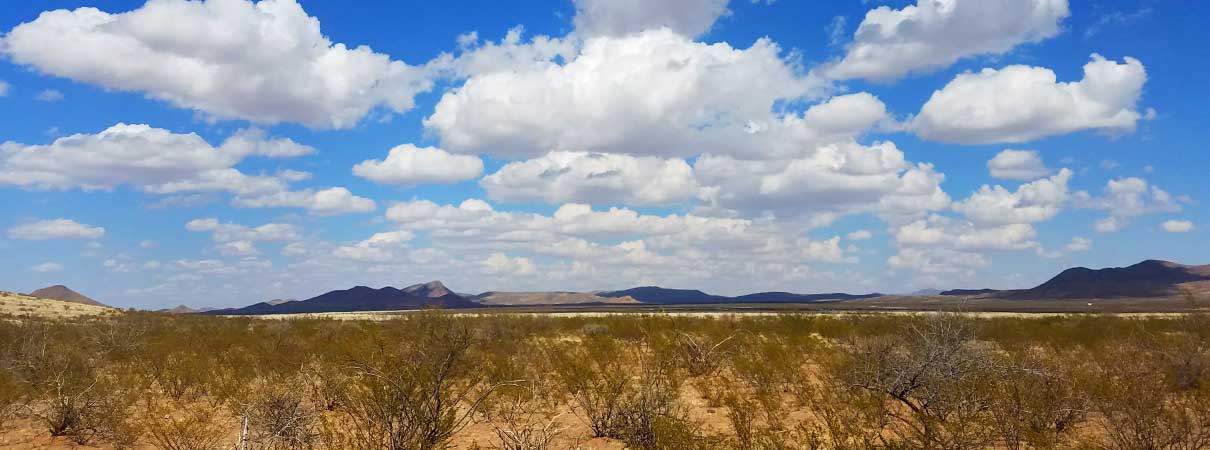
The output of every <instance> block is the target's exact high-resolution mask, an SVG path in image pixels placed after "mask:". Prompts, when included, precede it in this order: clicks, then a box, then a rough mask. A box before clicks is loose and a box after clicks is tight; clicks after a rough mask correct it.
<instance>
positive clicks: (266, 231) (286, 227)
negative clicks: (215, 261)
mask: <svg viewBox="0 0 1210 450" xmlns="http://www.w3.org/2000/svg"><path fill="white" fill-rule="evenodd" d="M185 229H186V230H189V231H197V232H209V233H211V238H212V239H214V241H215V242H232V241H280V242H286V241H296V240H298V239H300V238H301V233H299V231H298V228H297V227H295V226H294V225H291V224H288V223H267V224H264V225H260V226H257V227H247V226H244V225H240V224H236V223H230V222H227V223H223V222H219V221H218V219H215V218H213V217H207V218H203V219H194V220H190V221H189V222H188V223H186V224H185Z"/></svg>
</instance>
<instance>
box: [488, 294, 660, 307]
mask: <svg viewBox="0 0 1210 450" xmlns="http://www.w3.org/2000/svg"><path fill="white" fill-rule="evenodd" d="M468 299H469V300H471V301H473V302H475V303H478V304H480V305H483V306H525V305H528V306H539V305H540V306H551V305H592V304H611V305H633V304H638V303H639V302H638V301H636V300H635V299H633V298H630V297H627V296H623V297H602V296H600V295H597V294H596V293H593V292H557V291H556V292H498V291H490V292H484V293H482V294H479V295H475V296H470V297H468Z"/></svg>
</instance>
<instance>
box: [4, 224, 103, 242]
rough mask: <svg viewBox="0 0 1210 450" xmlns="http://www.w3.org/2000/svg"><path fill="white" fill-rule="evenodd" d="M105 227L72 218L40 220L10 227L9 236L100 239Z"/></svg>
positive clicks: (23, 238)
mask: <svg viewBox="0 0 1210 450" xmlns="http://www.w3.org/2000/svg"><path fill="white" fill-rule="evenodd" d="M102 236H105V228H102V227H94V226H91V225H87V224H83V223H79V222H76V221H74V220H71V219H53V220H39V221H36V222H29V223H23V224H20V225H17V226H14V227H12V228H9V229H8V237H10V238H13V239H21V240H26V241H45V240H51V239H88V240H93V239H100V238H101V237H102Z"/></svg>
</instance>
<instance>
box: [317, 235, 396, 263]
mask: <svg viewBox="0 0 1210 450" xmlns="http://www.w3.org/2000/svg"><path fill="white" fill-rule="evenodd" d="M413 237H415V235H414V234H413V233H412V232H411V231H407V230H399V231H388V232H385V233H377V234H375V235H373V236H370V238H369V239H366V240H363V241H361V242H358V243H357V244H354V245H345V246H341V247H338V248H336V250H335V252H334V253H333V254H334V255H336V257H337V258H341V259H349V260H354V261H379V262H383V261H391V260H395V259H399V258H400V256H399V255H398V254H397V253H396V252H395V250H399V249H402V248H405V247H406V245H407V243H408V242H409V241H411V240H412V238H413Z"/></svg>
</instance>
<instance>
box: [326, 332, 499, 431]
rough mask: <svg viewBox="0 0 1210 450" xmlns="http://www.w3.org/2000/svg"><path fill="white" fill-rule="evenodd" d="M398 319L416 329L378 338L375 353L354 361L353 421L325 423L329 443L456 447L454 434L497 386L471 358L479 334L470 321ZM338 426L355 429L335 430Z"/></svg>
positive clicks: (348, 412)
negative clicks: (484, 380) (484, 379)
mask: <svg viewBox="0 0 1210 450" xmlns="http://www.w3.org/2000/svg"><path fill="white" fill-rule="evenodd" d="M397 325H399V326H408V327H414V328H412V329H411V330H408V331H409V333H408V336H407V337H405V338H403V339H398V340H396V339H392V340H391V341H390V344H389V345H387V344H386V342H384V341H381V340H379V341H377V342H376V343H375V345H373V348H374V351H373V352H371V353H370V354H369V355H368V356H367V357H362V358H361V359H357V360H354V362H353V364H352V368H353V371H354V380H353V382H352V384H351V385H350V389H349V396H348V405H347V406H346V407H345V408H344V409H343V410H342V411H343V412H344V413H345V414H344V416H345V417H347V419H348V423H335V422H327V423H326V424H325V425H326V426H327V427H328V428H329V432H327V433H326V434H325V435H326V437H327V438H328V439H329V441H330V442H329V445H331V446H335V447H337V448H357V449H382V450H432V449H443V448H448V446H449V442H448V441H449V439H450V438H451V437H453V435H454V434H455V433H457V432H458V431H459V430H461V429H463V428H464V427H466V425H467V424H468V423H469V422H470V420H471V418H472V416H473V414H475V413H476V412H478V410H479V407H480V404H481V403H482V401H483V400H484V399H485V398H486V396H487V395H488V394H489V393H490V392H491V388H490V387H488V388H482V387H481V386H479V376H480V373H479V370H478V369H477V368H476V367H475V363H474V361H472V360H470V358H468V349H470V348H471V346H472V345H473V344H474V340H473V337H472V333H471V331H470V330H469V329H468V328H467V327H466V326H465V324H463V323H458V322H457V321H456V319H451V318H448V317H444V316H442V315H441V314H440V313H436V312H434V313H425V314H421V315H417V316H416V317H414V318H411V319H409V320H406V321H401V322H400V323H398V324H397ZM379 338H381V336H380V337H379ZM334 426H335V427H341V428H346V427H347V428H348V430H347V432H346V433H343V435H342V434H340V433H334V432H332V430H331V428H332V427H334Z"/></svg>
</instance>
